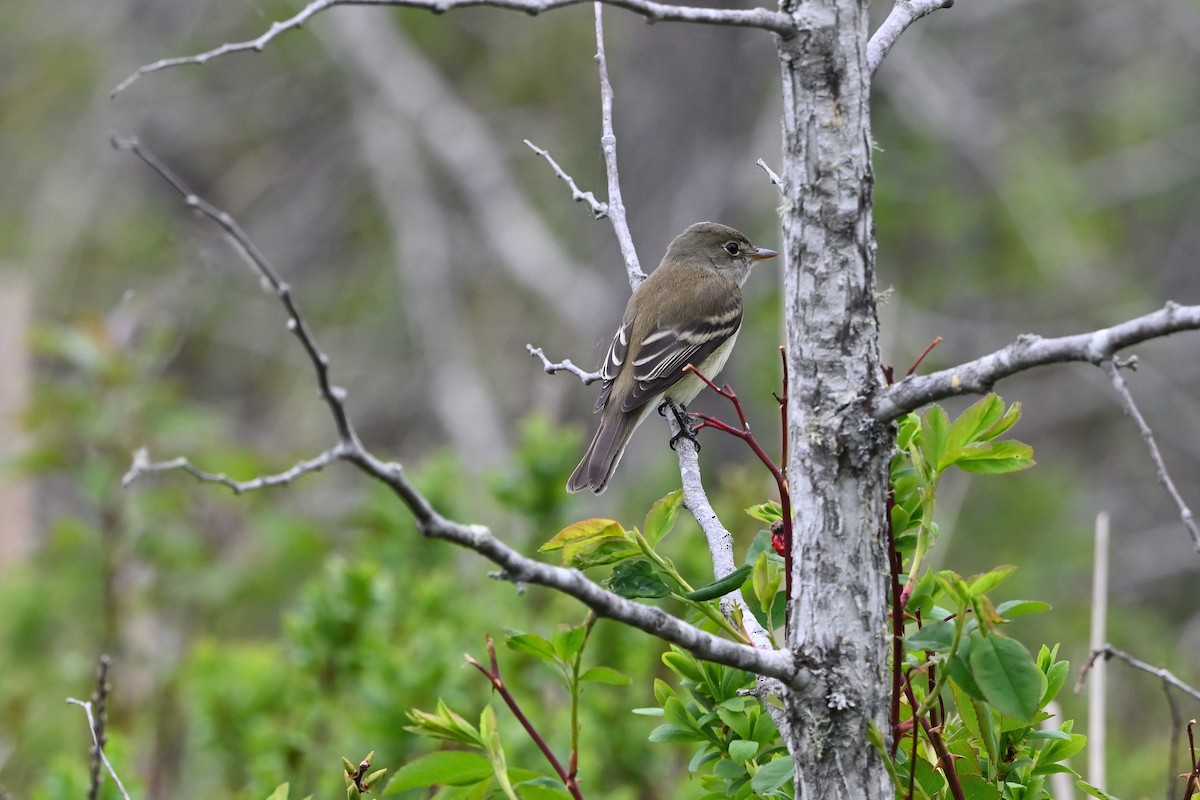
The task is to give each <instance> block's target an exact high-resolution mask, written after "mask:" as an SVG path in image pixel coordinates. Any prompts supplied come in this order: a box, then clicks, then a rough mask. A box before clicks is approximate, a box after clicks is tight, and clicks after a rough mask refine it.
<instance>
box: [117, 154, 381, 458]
mask: <svg viewBox="0 0 1200 800" xmlns="http://www.w3.org/2000/svg"><path fill="white" fill-rule="evenodd" d="M113 147H115V148H117V149H118V150H128V151H129V152H131V153H133V154H134V155H135V156H137V157H138V158H140V159H141V160H142V162H143V163H145V164H146V165H147V166H148V167H150V168H151V169H152V170H154V171H155V172H156V173H158V175H159V176H160V177H162V179H163V180H165V181H166V182H167V183H169V184H171V188H173V189H174V190H175V191H177V192H179V194H180V195H182V196H183V199H184V202H185V203H187V205H188V206H190V207H191V208H194V209H196V210H197V211H199V212H200V213H201V214H203V215H204V216H206V217H208V218H209V219H210V220H212V221H213V222H215V223H217V224H218V225H220V226H221V228H223V229H224V230H225V232H226V233H227V234H228V235H229V237H230V239H232V240H233V243H234V245H235V246H236V247H237V248H238V250H239V251H240V252H241V253H242V254H243V255H244V256H245V257H246V258H247V259H248V260H249V261H250V264H251V265H252V266H253V267H254V268H255V269H256V270H257V271H258V274H259V275H260V276H261V278H262V280H263V281H264V282H265V283H266V285H267V286H268V287H270V288H271V289H272V290H273V291H274V293H275V296H276V297H278V298H279V301H280V302H281V303H283V307H284V310H285V311H286V312H287V318H288V320H287V326H288V330H289V331H291V332H292V333H293V334H294V335H295V336H296V338H297V339H299V340H300V344H301V346H302V347H303V348H304V352H305V353H306V354H307V355H308V360H309V361H310V362H312V365H313V371H314V372H315V374H316V378H317V388H318V390H319V391H320V394H321V399H322V400H324V401H325V405H326V406H328V407H329V412H330V414H332V415H333V421H334V425H335V426H336V427H337V432H338V439H339V440H340V441H341V442H342V443H343V445H351V444H353V445H358V444H359V442H358V434H357V433H356V432H355V430H354V426H353V425H352V424H351V422H350V417H349V415H347V414H346V406H345V400H346V390H345V389H343V388H341V387H340V386H334V385H333V384H332V383H330V381H329V356H327V355H325V353H324V352H323V351H322V350H321V348H320V346H319V345H318V344H317V340H316V339H315V338H314V337H313V334H312V331H311V330H310V329H309V327H308V323H307V322H305V320H304V318H303V317H302V316H301V315H300V311H299V310H298V309H297V307H296V303H295V301H294V300H293V299H292V288H291V287H290V286H289V285H288V284H286V283H284V282H283V280H282V279H281V278H280V277H279V274H278V273H277V272H276V271H275V268H274V267H272V266H271V262H269V261H268V260H267V257H266V256H264V255H263V254H262V252H261V251H260V250H259V249H258V247H257V246H256V245H255V244H254V242H252V241H250V237H249V236H247V235H246V232H245V231H243V230H242V227H241V226H240V225H239V224H238V223H237V220H235V219H234V218H233V217H232V216H230V215H229V214H228V213H226V212H224V211H222V210H221V209H219V208H217V207H216V206H214V205H213V204H212V203H209V202H208V201H207V200H204V199H203V198H201V197H199V196H198V195H197V194H196V193H195V192H193V191H192V190H191V189H189V188H188V186H187V184H185V183H184V182H183V179H182V178H180V177H179V176H178V175H176V174H175V173H174V172H172V171H171V169H170V168H168V167H167V165H166V164H164V163H163V162H162V161H160V160H159V159H158V157H157V156H156V155H154V154H153V153H151V152H150V151H149V150H147V149H146V148H145V146H143V145H142V143H141V142H140V141H139V140H138V139H137V137H131V138H128V139H120V138H116V137H114V138H113Z"/></svg>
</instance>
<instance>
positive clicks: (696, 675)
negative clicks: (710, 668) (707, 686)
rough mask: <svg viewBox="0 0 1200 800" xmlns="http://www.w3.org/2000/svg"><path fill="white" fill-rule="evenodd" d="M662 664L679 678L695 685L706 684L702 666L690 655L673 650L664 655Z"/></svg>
mask: <svg viewBox="0 0 1200 800" xmlns="http://www.w3.org/2000/svg"><path fill="white" fill-rule="evenodd" d="M662 662H663V663H664V664H666V665H667V667H668V668H669V669H670V670H671V671H672V672H674V673H675V674H676V675H678V676H679V677H681V678H683V679H684V680H689V681H692V682H694V683H703V682H704V672H703V671H702V670H701V669H700V664H699V663H698V662H697V661H696V659H695V658H693V657H692V656H691V655H690V654H688V653H681V652H679V651H678V650H676V649H674V648H672V649H671V650H669V651H667V652H666V653H663V654H662Z"/></svg>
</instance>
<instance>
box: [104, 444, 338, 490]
mask: <svg viewBox="0 0 1200 800" xmlns="http://www.w3.org/2000/svg"><path fill="white" fill-rule="evenodd" d="M345 452H346V449H345V448H344V447H343V446H342V445H337V446H335V447H332V448H330V449H328V450H326V451H325V452H324V453H321V454H320V455H317V456H314V457H313V458H308V459H305V460H303V461H300V462H298V463H297V464H296V465H295V466H293V467H292V468H291V469H288V470H285V471H283V472H280V473H277V474H275V475H259V476H258V477H256V478H253V479H252V480H248V481H236V480H234V479H233V478H230V477H229V476H228V475H226V474H225V473H223V472H207V471H205V470H202V469H200V468H199V467H197V466H196V465H195V464H193V463H192V462H191V461H190V460H189V459H188V458H187V457H186V456H180V457H179V458H172V459H170V460H169V461H151V460H150V452H149V451H148V450H147V449H146V448H144V447H141V448H138V449H137V450H136V451H134V454H133V463H132V464H131V465H130V466H129V470H128V471H127V472H126V473H125V475H124V476H123V477H122V478H121V485H122V486H124V487H129V486H130V485H131V484H132V483H133V482H134V481H136V480H137V479H138V478H140V477H141V476H142V475H143V474H145V473H147V472H171V471H174V470H180V471H182V472H186V473H187V474H189V475H191V476H192V477H193V478H195V479H197V480H199V481H204V482H206V483H219V484H221V485H222V486H227V487H229V489H230V490H232V491H233V493H234V494H242V493H244V492H251V491H255V490H257V489H266V488H269V487H272V486H286V485H288V484H290V483H291V482H292V481H294V480H295V479H296V478H299V477H300V476H301V475H305V474H307V473H309V472H319V471H320V470H322V469H324V468H325V467H327V466H329V465H330V464H332V463H333V462H334V461H336V460H337V459H339V458H342V457H343V454H344V453H345Z"/></svg>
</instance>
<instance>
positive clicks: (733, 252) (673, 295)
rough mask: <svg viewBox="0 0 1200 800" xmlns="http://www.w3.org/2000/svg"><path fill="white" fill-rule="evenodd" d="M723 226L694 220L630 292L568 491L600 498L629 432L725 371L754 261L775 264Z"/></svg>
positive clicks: (682, 401) (770, 253)
mask: <svg viewBox="0 0 1200 800" xmlns="http://www.w3.org/2000/svg"><path fill="white" fill-rule="evenodd" d="M776 255H777V253H775V251H774V250H767V249H765V248H762V247H755V246H754V245H752V244H750V240H749V239H747V238H746V237H745V236H743V235H742V234H741V233H739V232H737V231H735V230H734V229H733V228H730V227H728V226H727V225H719V224H717V223H715V222H697V223H696V224H695V225H692V226H691V227H690V228H688V229H687V230H686V231H684V232H683V233H681V234H679V236H677V237H675V241H673V242H671V246H670V247H668V248H667V254H666V255H665V256H663V260H662V263H660V264H659V265H658V269H656V270H654V272H652V273H651V274H650V277H648V278H646V280H644V281H642V284H641V285H640V286H638V287H637V289H635V290H634V292H633V295H632V296H631V297H630V298H629V305H627V306H626V307H625V316H624V318H623V319H622V320H621V328H620V329H619V330H618V331H617V335H616V336H614V337H613V340H612V344H611V345H609V348H608V355H607V356H605V358H604V364H603V366H601V368H600V376H601V377H602V378H603V379H604V385H603V387H602V388H601V390H600V399H599V400H597V401H596V411H600V412H602V414H601V417H600V427H599V428H598V429H597V430H596V435H595V436H594V437H592V443H591V444H590V445H588V449H587V452H586V453H584V456H583V461H581V462H579V466H578V467H576V468H575V472H574V473H573V474H572V475H571V479H570V480H568V481H567V491H568V492H578V491H581V490H583V489H591V490H592V491H593V492H595V493H596V494H600V493H601V492H603V491H604V489H605V487H607V486H608V481H609V478H611V477H612V474H613V471H614V470H615V469H616V468H617V462H618V461H620V460H621V454H622V453H624V452H625V445H626V444H628V442H629V437H630V436H631V435H632V434H633V431H634V429H635V428H637V426H638V425H640V424H641V422H642V420H643V419H645V418H646V415H647V414H648V413H650V411H651V410H653V409H655V408H658V407H659V406H660V405H661V404H662V403H663V402H664V401H666V400H671V401H672V402H674V403H675V404H676V405H683V404H685V403H687V402H689V401H690V400H691V399H692V398H693V397H695V396H696V395H697V394H699V392H700V389H701V388H703V386H704V384H703V382H701V380H700V379H699V378H697V377H696V376H695V375H693V374H692V373H691V372H684V371H683V368H684V367H686V366H687V365H688V364H693V365H695V367H696V369H698V370H700V371H701V372H702V373H704V374H705V375H706V376H707V377H710V378H711V377H713V376H714V375H716V374H717V373H718V372H719V371H720V370H721V367H723V366H725V360H726V359H727V358H729V351H730V350H732V349H733V342H734V340H735V339H737V335H738V329H739V328H740V327H741V325H742V284H743V283H745V282H746V278H748V277H749V276H750V267H751V266H753V264H754V262H755V261H761V260H763V259H764V258H774V257H775V256H776Z"/></svg>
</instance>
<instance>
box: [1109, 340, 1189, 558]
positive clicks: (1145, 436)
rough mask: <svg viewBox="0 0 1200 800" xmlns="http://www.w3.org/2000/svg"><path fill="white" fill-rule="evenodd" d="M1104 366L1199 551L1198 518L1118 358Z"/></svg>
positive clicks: (1155, 471)
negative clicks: (1165, 459)
mask: <svg viewBox="0 0 1200 800" xmlns="http://www.w3.org/2000/svg"><path fill="white" fill-rule="evenodd" d="M1131 363H1136V362H1131ZM1103 367H1104V371H1105V372H1107V373H1108V377H1109V379H1110V380H1111V381H1112V385H1113V388H1114V389H1116V390H1117V394H1118V395H1119V396H1120V397H1121V405H1122V406H1124V408H1125V413H1126V414H1127V415H1128V416H1129V418H1130V419H1132V420H1133V424H1134V425H1136V426H1137V429H1138V431H1139V432H1140V433H1141V434H1142V441H1144V442H1145V443H1146V449H1147V450H1149V451H1150V460H1151V461H1153V462H1154V474H1155V475H1156V476H1158V482H1159V483H1161V484H1162V486H1163V488H1164V489H1166V490H1167V494H1169V495H1170V496H1171V499H1172V500H1173V501H1174V502H1175V507H1176V508H1177V509H1179V518H1180V519H1181V520H1182V521H1183V526H1184V527H1185V528H1187V529H1188V531H1189V532H1190V533H1191V534H1192V545H1193V546H1194V547H1195V548H1196V551H1197V552H1200V527H1198V526H1197V525H1196V518H1195V516H1194V515H1193V514H1192V510H1191V509H1190V508H1188V505H1187V503H1186V502H1184V499H1183V496H1182V495H1180V494H1179V489H1177V488H1175V481H1173V480H1171V474H1170V473H1169V472H1167V465H1166V464H1165V463H1164V462H1163V457H1162V453H1161V452H1159V449H1158V443H1157V442H1156V441H1154V432H1153V431H1151V430H1150V425H1149V424H1148V423H1147V422H1146V418H1145V417H1143V416H1142V412H1141V411H1139V410H1138V407H1137V403H1135V402H1134V400H1133V394H1132V393H1130V391H1129V387H1128V386H1126V385H1125V379H1124V378H1123V377H1122V376H1121V370H1120V369H1119V368H1118V364H1117V362H1116V360H1115V359H1111V358H1110V359H1107V360H1106V361H1104V363H1103Z"/></svg>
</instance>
